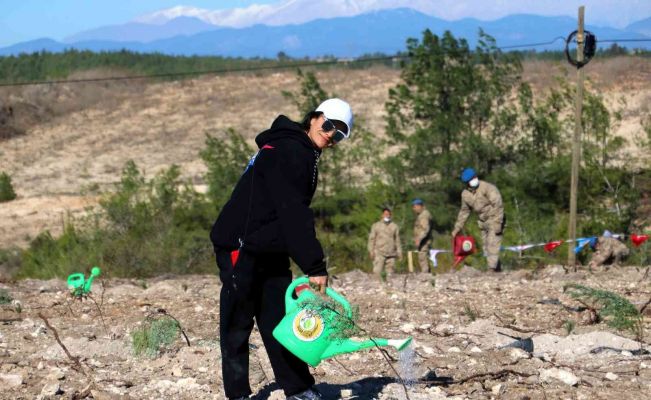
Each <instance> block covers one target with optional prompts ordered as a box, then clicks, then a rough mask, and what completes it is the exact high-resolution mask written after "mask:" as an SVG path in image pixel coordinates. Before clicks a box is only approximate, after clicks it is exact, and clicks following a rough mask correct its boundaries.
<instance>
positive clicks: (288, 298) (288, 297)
mask: <svg viewBox="0 0 651 400" xmlns="http://www.w3.org/2000/svg"><path fill="white" fill-rule="evenodd" d="M309 283H310V280H309V279H308V278H307V277H305V276H302V277H300V278H296V279H294V280H293V281H292V283H291V284H290V285H289V287H288V288H287V291H286V292H285V310H287V311H289V310H292V309H294V308H295V307H296V306H297V303H298V300H296V299H294V297H293V294H294V290H295V289H296V287H298V286H300V285H305V284H309ZM326 295H328V296H330V297H331V298H332V299H333V300H335V301H336V302H338V303H339V304H341V306H342V307H343V308H344V310H345V311H346V316H347V317H348V318H352V317H353V311H352V309H351V308H350V303H348V301H347V300H346V299H345V298H344V296H342V295H340V294H339V293H337V292H336V291H335V290H334V289H330V288H329V287H327V288H326Z"/></svg>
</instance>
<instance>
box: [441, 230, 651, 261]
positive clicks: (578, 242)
mask: <svg viewBox="0 0 651 400" xmlns="http://www.w3.org/2000/svg"><path fill="white" fill-rule="evenodd" d="M604 236H609V237H613V238H616V239H625V238H626V235H624V234H615V233H610V232H608V231H606V232H604ZM649 237H651V235H647V234H635V233H633V234H631V235H629V238H630V240H631V243H632V244H633V246H635V247H640V245H642V243H644V242H646V241H647V240H648V239H649ZM564 243H568V244H569V243H575V246H574V253H575V254H578V253H580V252H581V250H583V249H584V248H586V247H587V246H588V245H590V247H594V246H595V244H596V243H597V236H589V237H581V238H576V239H567V240H553V241H551V242H541V243H529V244H519V245H516V246H502V247H501V248H500V250H502V251H504V250H506V251H512V252H515V253H521V252H523V251H526V250H529V249H533V248H536V247H542V248H543V249H544V250H545V252H547V253H552V252H553V251H554V250H555V249H556V248H557V247H559V246H560V245H562V244H564ZM452 252H453V251H452V250H447V249H431V250H430V251H429V258H430V260H432V263H433V264H434V267H438V261H437V260H436V256H437V255H439V254H440V253H452Z"/></svg>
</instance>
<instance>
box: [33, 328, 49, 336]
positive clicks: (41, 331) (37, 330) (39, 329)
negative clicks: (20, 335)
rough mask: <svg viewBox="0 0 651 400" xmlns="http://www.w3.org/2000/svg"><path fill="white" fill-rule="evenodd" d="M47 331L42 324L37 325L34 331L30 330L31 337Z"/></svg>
mask: <svg viewBox="0 0 651 400" xmlns="http://www.w3.org/2000/svg"><path fill="white" fill-rule="evenodd" d="M46 332H47V328H45V326H43V325H39V327H38V328H36V330H35V331H34V332H32V337H38V336H40V335H42V334H44V333H46Z"/></svg>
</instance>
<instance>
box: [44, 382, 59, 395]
mask: <svg viewBox="0 0 651 400" xmlns="http://www.w3.org/2000/svg"><path fill="white" fill-rule="evenodd" d="M62 393H63V390H61V385H59V382H52V383H48V384H47V385H45V386H43V389H41V395H42V396H56V395H58V394H62Z"/></svg>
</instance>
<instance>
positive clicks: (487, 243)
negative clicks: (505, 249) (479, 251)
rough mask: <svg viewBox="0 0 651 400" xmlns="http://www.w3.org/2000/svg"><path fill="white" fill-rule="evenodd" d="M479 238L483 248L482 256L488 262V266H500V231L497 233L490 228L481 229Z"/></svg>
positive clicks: (497, 267)
mask: <svg viewBox="0 0 651 400" xmlns="http://www.w3.org/2000/svg"><path fill="white" fill-rule="evenodd" d="M481 240H482V246H483V250H484V257H486V262H487V263H488V268H490V269H493V270H494V269H499V268H500V247H501V246H502V233H501V232H500V233H499V234H497V233H496V232H495V231H492V230H482V231H481Z"/></svg>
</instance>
